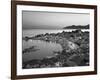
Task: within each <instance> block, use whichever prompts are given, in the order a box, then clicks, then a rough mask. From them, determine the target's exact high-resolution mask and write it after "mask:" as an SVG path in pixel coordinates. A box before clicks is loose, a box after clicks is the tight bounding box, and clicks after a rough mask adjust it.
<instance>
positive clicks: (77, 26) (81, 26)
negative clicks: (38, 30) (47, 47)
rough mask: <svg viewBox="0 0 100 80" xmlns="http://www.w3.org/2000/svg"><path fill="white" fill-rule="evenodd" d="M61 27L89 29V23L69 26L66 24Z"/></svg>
mask: <svg viewBox="0 0 100 80" xmlns="http://www.w3.org/2000/svg"><path fill="white" fill-rule="evenodd" d="M63 29H89V24H88V25H71V26H66V27H64V28H63Z"/></svg>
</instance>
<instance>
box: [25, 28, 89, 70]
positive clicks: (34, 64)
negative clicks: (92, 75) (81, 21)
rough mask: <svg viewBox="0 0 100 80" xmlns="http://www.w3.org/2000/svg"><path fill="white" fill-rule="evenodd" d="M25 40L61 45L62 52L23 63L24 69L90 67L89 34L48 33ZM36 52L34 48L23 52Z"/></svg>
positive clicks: (77, 31)
mask: <svg viewBox="0 0 100 80" xmlns="http://www.w3.org/2000/svg"><path fill="white" fill-rule="evenodd" d="M23 39H24V40H26V41H27V40H29V39H33V40H43V41H47V42H56V43H58V44H60V45H61V47H62V49H63V50H62V51H61V52H53V53H54V56H52V57H46V58H43V59H41V60H39V59H34V60H31V61H27V62H23V69H29V68H46V67H71V66H88V65H89V32H82V31H81V30H75V31H72V32H65V31H63V32H61V33H50V34H49V33H46V34H39V35H36V36H34V37H24V38H23ZM27 51H28V52H30V51H35V50H34V47H31V48H29V49H26V50H23V53H25V52H27Z"/></svg>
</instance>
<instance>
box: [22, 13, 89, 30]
mask: <svg viewBox="0 0 100 80" xmlns="http://www.w3.org/2000/svg"><path fill="white" fill-rule="evenodd" d="M22 21H23V22H22V26H23V29H31V28H33V29H61V28H64V27H66V26H70V25H87V24H89V22H90V19H89V14H78V13H60V12H59V13H58V12H57V13H56V12H36V11H23V12H22Z"/></svg>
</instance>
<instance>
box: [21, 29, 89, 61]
mask: <svg viewBox="0 0 100 80" xmlns="http://www.w3.org/2000/svg"><path fill="white" fill-rule="evenodd" d="M62 31H67V32H69V31H72V30H39V29H38V30H36V29H33V30H23V37H25V36H30V37H31V36H35V35H37V34H45V33H58V32H62ZM83 31H88V30H83ZM31 46H36V49H38V50H37V51H32V52H28V53H25V54H23V55H22V57H23V61H29V60H32V59H42V58H45V57H52V56H54V53H53V52H54V51H62V47H61V45H60V44H57V43H53V42H45V41H40V40H28V41H24V40H23V45H22V48H23V50H24V49H26V48H29V47H31Z"/></svg>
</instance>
